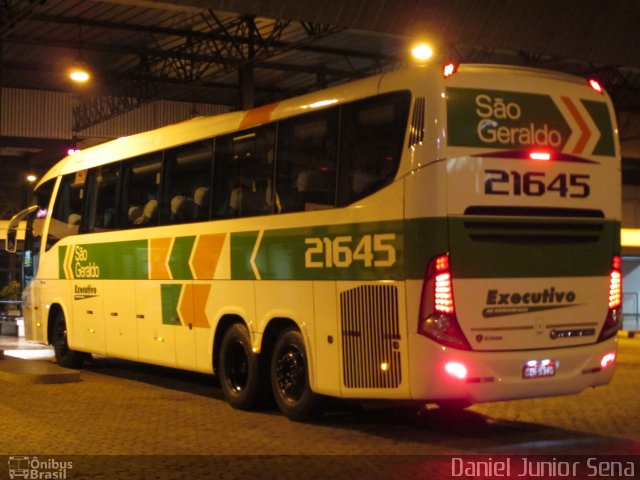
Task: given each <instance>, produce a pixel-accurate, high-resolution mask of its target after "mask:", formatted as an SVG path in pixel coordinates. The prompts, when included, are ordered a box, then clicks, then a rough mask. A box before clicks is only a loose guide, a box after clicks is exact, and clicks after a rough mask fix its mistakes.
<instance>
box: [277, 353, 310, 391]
mask: <svg viewBox="0 0 640 480" xmlns="http://www.w3.org/2000/svg"><path fill="white" fill-rule="evenodd" d="M276 379H277V382H278V388H279V390H280V393H281V394H282V396H283V397H284V398H285V399H287V400H288V401H290V402H297V401H298V400H300V398H301V397H302V394H303V393H304V389H305V387H306V383H307V369H306V365H305V362H304V356H303V355H302V352H301V351H300V350H299V349H298V348H296V347H295V346H293V345H291V346H289V348H287V350H286V351H284V352H283V354H282V355H280V357H279V358H278V361H277V362H276Z"/></svg>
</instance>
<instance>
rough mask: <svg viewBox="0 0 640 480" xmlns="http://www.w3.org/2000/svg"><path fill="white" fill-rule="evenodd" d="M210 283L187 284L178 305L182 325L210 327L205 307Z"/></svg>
mask: <svg viewBox="0 0 640 480" xmlns="http://www.w3.org/2000/svg"><path fill="white" fill-rule="evenodd" d="M210 291H211V285H194V284H187V285H185V286H184V291H183V294H182V299H181V300H180V305H179V306H178V311H179V312H180V318H181V319H182V321H183V325H192V326H193V327H195V328H211V327H210V326H209V320H208V319H207V313H206V307H207V300H208V299H209V292H210Z"/></svg>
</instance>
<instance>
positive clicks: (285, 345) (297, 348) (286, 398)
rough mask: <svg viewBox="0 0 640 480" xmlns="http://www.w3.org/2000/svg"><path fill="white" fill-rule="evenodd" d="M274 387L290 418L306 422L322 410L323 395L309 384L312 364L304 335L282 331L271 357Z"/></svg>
mask: <svg viewBox="0 0 640 480" xmlns="http://www.w3.org/2000/svg"><path fill="white" fill-rule="evenodd" d="M270 373H271V375H270V377H271V389H272V391H273V396H274V398H275V400H276V403H277V405H278V408H279V409H280V411H281V412H282V413H284V414H285V415H286V416H287V417H288V418H289V419H290V420H294V421H298V422H304V421H307V420H311V419H313V418H315V417H317V416H319V415H320V413H321V398H320V396H319V395H316V394H315V393H313V391H312V390H311V388H310V387H309V363H308V357H307V352H306V349H305V346H304V340H303V338H302V334H301V333H300V332H299V331H298V330H297V329H294V328H290V329H287V330H285V331H284V332H282V334H281V335H280V337H279V338H278V340H277V341H276V344H275V347H274V349H273V355H272V357H271V372H270Z"/></svg>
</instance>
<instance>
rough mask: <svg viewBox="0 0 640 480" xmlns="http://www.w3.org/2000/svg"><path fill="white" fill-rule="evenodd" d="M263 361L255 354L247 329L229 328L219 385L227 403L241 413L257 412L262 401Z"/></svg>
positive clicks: (240, 325)
mask: <svg viewBox="0 0 640 480" xmlns="http://www.w3.org/2000/svg"><path fill="white" fill-rule="evenodd" d="M260 370H261V363H260V358H259V357H258V355H256V354H255V353H254V352H253V349H252V347H251V337H250V336H249V331H248V330H247V328H246V327H245V326H244V325H243V324H240V323H236V324H234V325H232V326H231V327H229V329H228V330H227V331H226V333H225V334H224V337H223V338H222V344H221V345H220V370H219V371H220V386H221V387H222V393H223V394H224V398H225V400H226V401H227V402H228V403H229V404H230V405H231V406H232V407H233V408H237V409H239V410H254V409H256V408H257V407H259V406H260V405H261V404H262V402H263V396H264V392H263V390H264V388H263V386H262V385H261V383H262V382H261V381H260V378H261V372H260Z"/></svg>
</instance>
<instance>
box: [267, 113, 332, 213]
mask: <svg viewBox="0 0 640 480" xmlns="http://www.w3.org/2000/svg"><path fill="white" fill-rule="evenodd" d="M337 144H338V109H337V108H332V109H329V110H325V111H320V112H315V113H312V114H309V115H303V116H300V117H294V118H291V119H288V120H284V121H282V122H280V124H279V125H278V160H277V165H276V192H277V199H278V200H279V204H280V212H282V213H285V212H297V211H303V210H317V209H322V208H330V207H333V206H334V205H335V192H336V162H337V151H338V149H337Z"/></svg>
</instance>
